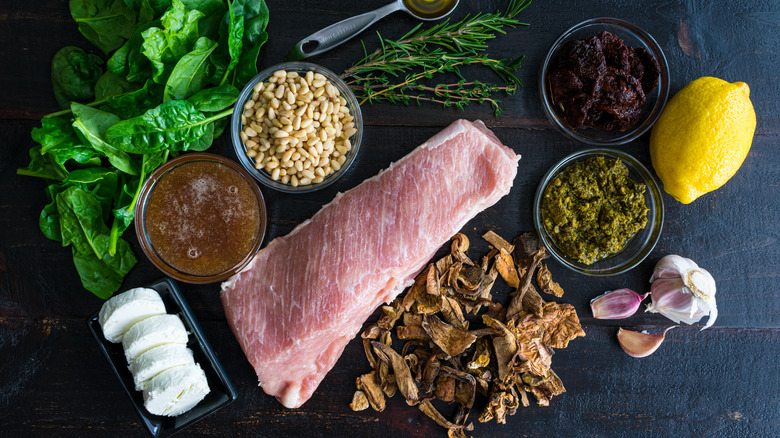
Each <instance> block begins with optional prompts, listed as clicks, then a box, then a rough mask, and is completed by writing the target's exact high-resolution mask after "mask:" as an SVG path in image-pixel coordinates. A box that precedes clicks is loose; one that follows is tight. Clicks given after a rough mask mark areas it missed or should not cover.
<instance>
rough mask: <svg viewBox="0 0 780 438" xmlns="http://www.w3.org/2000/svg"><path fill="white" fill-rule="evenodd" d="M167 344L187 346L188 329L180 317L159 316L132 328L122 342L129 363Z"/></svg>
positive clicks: (145, 320)
mask: <svg viewBox="0 0 780 438" xmlns="http://www.w3.org/2000/svg"><path fill="white" fill-rule="evenodd" d="M165 344H182V345H185V344H187V329H185V328H184V324H182V322H181V319H179V316H178V315H167V314H166V315H158V316H152V317H151V318H147V319H144V320H143V321H141V322H139V323H137V324H135V325H134V326H132V327H130V330H128V331H127V333H125V336H124V339H123V340H122V347H124V349H125V358H126V359H127V363H128V364H130V363H132V362H133V361H134V360H135V359H136V358H137V357H138V356H140V355H141V354H143V353H145V352H147V351H149V350H151V349H152V348H155V347H159V346H161V345H165Z"/></svg>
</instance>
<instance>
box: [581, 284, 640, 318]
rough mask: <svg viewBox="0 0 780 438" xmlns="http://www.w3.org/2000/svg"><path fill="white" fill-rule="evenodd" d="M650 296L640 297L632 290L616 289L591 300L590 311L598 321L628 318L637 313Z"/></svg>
mask: <svg viewBox="0 0 780 438" xmlns="http://www.w3.org/2000/svg"><path fill="white" fill-rule="evenodd" d="M648 295H649V293H646V294H644V295H640V294H638V293H636V292H634V291H632V290H631V289H615V290H613V291H611V292H605V293H604V294H602V295H599V296H597V297H596V298H594V299H592V300H590V309H591V311H592V312H593V317H594V318H596V319H622V318H628V317H629V316H631V315H633V314H634V313H636V311H637V309H639V305H640V304H641V303H642V301H643V300H644V299H645V298H647V296H648Z"/></svg>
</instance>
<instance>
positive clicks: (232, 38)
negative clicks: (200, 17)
mask: <svg viewBox="0 0 780 438" xmlns="http://www.w3.org/2000/svg"><path fill="white" fill-rule="evenodd" d="M233 3H234V2H231V1H230V0H228V12H227V14H226V15H225V19H224V20H222V24H221V25H220V28H219V50H218V51H217V53H216V54H215V56H214V57H213V58H212V63H213V64H214V67H215V74H214V78H213V79H212V81H213V82H214V83H217V84H220V85H221V84H224V83H225V82H227V79H228V77H229V75H230V73H231V72H232V71H233V68H234V67H235V66H236V64H238V59H239V57H240V56H241V49H242V48H243V42H242V39H243V37H244V17H243V15H239V14H236V10H235V9H234V8H233Z"/></svg>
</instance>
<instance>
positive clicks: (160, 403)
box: [143, 365, 210, 417]
mask: <svg viewBox="0 0 780 438" xmlns="http://www.w3.org/2000/svg"><path fill="white" fill-rule="evenodd" d="M209 391H210V389H209V383H208V380H207V379H206V374H205V373H204V372H203V370H202V369H201V368H200V366H199V365H183V366H178V367H173V368H169V369H167V370H165V371H163V372H161V373H160V374H158V375H156V376H154V377H153V378H152V380H150V381H149V382H148V383H147V384H146V386H144V392H143V396H144V407H146V410H148V411H149V412H150V413H152V414H154V415H162V416H166V417H175V416H177V415H179V414H183V413H184V412H187V411H189V410H190V409H192V408H193V407H195V405H197V404H198V403H200V401H201V400H203V399H204V398H205V397H206V395H207V394H208V393H209Z"/></svg>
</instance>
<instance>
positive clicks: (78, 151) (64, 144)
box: [32, 118, 100, 166]
mask: <svg viewBox="0 0 780 438" xmlns="http://www.w3.org/2000/svg"><path fill="white" fill-rule="evenodd" d="M32 138H33V140H35V141H36V142H38V143H39V144H40V145H41V149H40V153H41V154H46V155H48V156H50V157H51V158H53V159H54V161H55V162H56V163H57V164H62V165H64V164H65V163H66V162H67V161H68V160H74V161H76V162H77V163H80V164H84V165H89V166H95V165H99V164H100V158H98V157H97V153H96V152H95V151H94V150H93V149H92V148H90V147H89V146H85V145H83V144H82V142H81V140H80V139H79V138H78V136H77V135H76V132H75V131H74V130H73V126H72V125H71V122H70V120H68V119H64V118H46V119H41V127H40V128H33V130H32Z"/></svg>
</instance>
